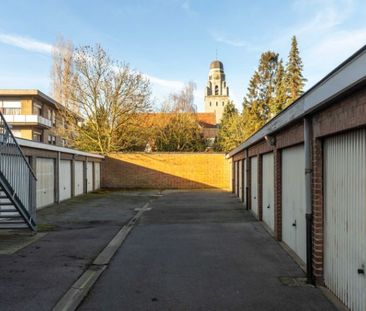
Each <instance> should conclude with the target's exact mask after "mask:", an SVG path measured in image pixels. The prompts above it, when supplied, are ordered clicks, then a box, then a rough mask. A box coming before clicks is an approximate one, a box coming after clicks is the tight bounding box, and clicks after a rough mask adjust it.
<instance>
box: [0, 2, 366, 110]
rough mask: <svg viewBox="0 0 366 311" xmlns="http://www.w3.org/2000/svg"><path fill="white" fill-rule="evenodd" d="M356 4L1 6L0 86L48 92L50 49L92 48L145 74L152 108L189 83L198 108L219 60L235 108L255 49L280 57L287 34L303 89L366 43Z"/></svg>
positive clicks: (363, 16)
mask: <svg viewBox="0 0 366 311" xmlns="http://www.w3.org/2000/svg"><path fill="white" fill-rule="evenodd" d="M365 20H366V1H364V0H360V1H356V0H294V1H290V0H289V1H286V0H281V1H279V0H277V1H275V0H273V1H269V0H267V1H266V0H257V1H244V0H236V1H235V0H226V1H222V0H220V1H216V0H210V1H209V0H195V1H194V0H191V1H189V0H145V1H142V0H140V1H139V0H124V1H118V0H115V1H112V0H104V1H102V0H100V1H97V0H89V1H85V0H79V1H75V0H74V1H71V0H70V1H67V0H64V1H56V0H49V1H36V0H33V1H31V0H2V3H1V13H0V88H37V89H40V90H42V91H44V92H46V93H48V92H49V89H50V87H49V85H50V82H49V76H50V66H51V57H50V51H51V45H52V44H53V43H54V42H55V41H56V39H57V37H58V36H60V35H62V36H63V37H64V38H65V39H70V40H72V41H73V43H74V45H75V46H78V45H84V44H90V45H92V44H94V43H100V44H101V45H102V46H103V47H104V48H105V49H106V50H107V51H108V53H109V54H110V55H111V56H112V57H113V58H116V59H118V60H122V61H125V62H128V63H129V64H130V65H131V67H132V68H135V69H136V70H139V71H141V72H142V73H144V74H146V75H147V76H148V77H150V80H151V82H152V89H153V94H154V97H155V99H156V103H157V104H158V103H159V102H160V101H161V100H162V99H163V98H164V97H166V96H167V95H168V94H169V93H170V92H173V91H176V90H179V89H180V88H181V87H182V85H183V84H184V83H186V82H188V81H190V80H192V81H194V82H196V84H197V91H196V96H195V102H196V104H197V106H198V109H199V110H201V111H202V109H203V92H204V88H205V85H206V81H207V74H208V67H209V64H210V62H211V61H212V60H213V59H214V58H215V51H216V49H217V50H218V58H219V59H220V60H221V61H222V62H223V63H224V67H225V72H226V76H227V81H228V85H229V87H230V92H231V97H232V99H233V100H234V102H235V104H236V105H237V106H238V107H241V102H242V98H243V96H244V95H245V93H246V89H247V86H248V81H249V79H250V77H251V75H252V74H253V71H254V70H255V68H256V67H257V64H258V59H259V56H260V54H261V52H264V51H266V50H273V51H276V52H279V53H280V55H281V57H282V58H284V59H286V58H287V54H288V50H289V46H290V39H291V36H292V35H296V36H297V37H298V41H299V47H300V52H301V56H302V58H303V62H304V75H305V77H306V78H307V79H308V82H307V86H306V87H307V88H309V87H311V86H312V85H313V84H315V83H316V82H317V81H319V80H320V79H321V78H322V77H323V76H324V75H326V74H327V73H328V72H329V71H331V70H332V69H333V68H334V67H335V66H337V65H338V64H339V63H341V62H342V61H343V60H344V59H346V58H347V57H349V56H350V55H351V54H352V53H353V52H355V51H356V50H357V49H359V48H360V47H362V46H363V45H364V44H366V23H365V22H364V21H365Z"/></svg>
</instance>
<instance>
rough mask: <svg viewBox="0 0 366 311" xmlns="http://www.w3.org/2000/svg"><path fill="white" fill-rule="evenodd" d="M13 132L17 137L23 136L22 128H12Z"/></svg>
mask: <svg viewBox="0 0 366 311" xmlns="http://www.w3.org/2000/svg"><path fill="white" fill-rule="evenodd" d="M11 132H12V133H13V135H14V136H15V137H20V138H21V137H22V132H21V131H20V130H13V129H12V130H11Z"/></svg>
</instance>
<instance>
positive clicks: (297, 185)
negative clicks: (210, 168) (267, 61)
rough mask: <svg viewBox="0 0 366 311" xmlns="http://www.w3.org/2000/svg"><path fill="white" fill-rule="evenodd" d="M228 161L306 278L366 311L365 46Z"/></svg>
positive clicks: (250, 202)
mask: <svg viewBox="0 0 366 311" xmlns="http://www.w3.org/2000/svg"><path fill="white" fill-rule="evenodd" d="M227 157H228V158H231V159H232V160H233V167H232V176H233V178H232V190H233V192H234V193H236V194H237V195H238V197H240V198H241V201H242V202H243V204H244V206H245V207H246V208H248V209H250V210H252V211H253V214H254V215H255V217H257V218H258V219H259V220H260V221H263V224H264V226H265V227H266V228H267V229H268V230H269V232H271V233H272V234H273V236H274V238H275V239H277V240H278V241H281V244H283V245H284V247H285V248H287V249H288V251H289V252H290V254H291V255H293V257H294V258H295V259H296V260H297V261H298V263H299V264H300V265H301V266H302V267H303V268H304V270H306V272H307V275H308V278H309V281H310V280H311V281H314V282H316V284H318V285H325V286H326V287H328V288H329V289H330V290H331V291H332V292H333V293H334V294H335V295H336V296H338V298H339V299H340V300H341V301H342V302H343V303H344V304H345V305H346V306H347V307H349V308H350V309H352V310H359V311H361V310H366V204H365V202H366V46H365V47H363V48H362V49H360V50H359V51H358V52H356V53H355V54H354V55H352V56H351V57H350V58H349V59H347V60H346V61H345V62H343V63H342V64H341V65H340V66H338V67H337V68H336V69H334V70H333V71H332V72H331V73H330V74H328V75H327V76H326V77H325V78H324V79H322V80H321V81H320V82H319V83H317V84H316V85H315V86H314V87H312V88H311V89H310V90H308V91H307V92H306V93H304V94H303V96H301V97H300V98H299V99H298V100H297V101H295V102H294V103H293V104H292V105H291V106H289V107H288V108H287V109H285V110H284V111H283V112H281V113H280V114H279V115H278V116H276V117H275V118H274V119H272V120H271V121H270V122H268V123H267V124H266V125H265V126H264V127H263V128H261V129H260V130H259V131H258V132H256V133H255V134H254V135H253V136H251V137H250V138H249V139H248V140H246V141H245V142H243V143H242V144H241V145H240V146H238V147H237V148H236V149H234V150H233V151H231V152H230V153H229V154H228V156H227ZM253 164H254V165H255V167H253Z"/></svg>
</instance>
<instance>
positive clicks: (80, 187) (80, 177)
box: [74, 161, 84, 195]
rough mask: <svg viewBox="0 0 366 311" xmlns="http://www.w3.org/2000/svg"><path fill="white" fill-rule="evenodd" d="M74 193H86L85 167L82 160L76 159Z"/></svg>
mask: <svg viewBox="0 0 366 311" xmlns="http://www.w3.org/2000/svg"><path fill="white" fill-rule="evenodd" d="M74 193H75V195H80V194H83V193H84V169H83V162H82V161H75V178H74Z"/></svg>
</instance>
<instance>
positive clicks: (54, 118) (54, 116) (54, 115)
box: [52, 110, 56, 125]
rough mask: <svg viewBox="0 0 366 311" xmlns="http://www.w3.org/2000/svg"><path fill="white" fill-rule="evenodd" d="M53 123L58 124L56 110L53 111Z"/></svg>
mask: <svg viewBox="0 0 366 311" xmlns="http://www.w3.org/2000/svg"><path fill="white" fill-rule="evenodd" d="M52 123H53V125H55V124H56V113H55V110H52Z"/></svg>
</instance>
